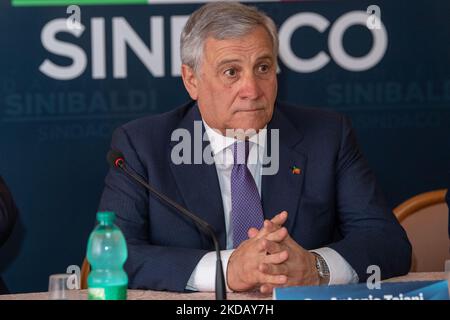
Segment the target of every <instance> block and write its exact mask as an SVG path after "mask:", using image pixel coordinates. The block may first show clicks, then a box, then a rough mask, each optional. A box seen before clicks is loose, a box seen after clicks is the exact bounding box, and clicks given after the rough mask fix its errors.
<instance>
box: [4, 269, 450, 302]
mask: <svg viewBox="0 0 450 320" xmlns="http://www.w3.org/2000/svg"><path fill="white" fill-rule="evenodd" d="M446 277H447V275H446V274H445V273H444V272H427V273H425V272H422V273H420V272H419V273H410V274H408V275H406V276H402V277H397V278H391V279H388V280H385V281H386V282H397V281H426V280H444V279H447V278H446ZM448 280H450V279H448ZM77 297H78V298H79V299H80V300H86V299H87V290H79V291H78V295H77ZM214 297H215V296H214V293H212V292H195V293H176V292H167V291H152V290H128V300H213V299H214ZM227 299H228V300H272V296H271V295H270V296H267V295H262V294H260V293H257V292H249V293H228V295H227ZM0 300H48V293H47V292H37V293H22V294H10V295H0Z"/></svg>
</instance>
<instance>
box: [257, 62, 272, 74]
mask: <svg viewBox="0 0 450 320" xmlns="http://www.w3.org/2000/svg"><path fill="white" fill-rule="evenodd" d="M269 69H270V67H269V65H267V64H261V65H260V66H259V67H258V72H260V73H267V72H268V71H269Z"/></svg>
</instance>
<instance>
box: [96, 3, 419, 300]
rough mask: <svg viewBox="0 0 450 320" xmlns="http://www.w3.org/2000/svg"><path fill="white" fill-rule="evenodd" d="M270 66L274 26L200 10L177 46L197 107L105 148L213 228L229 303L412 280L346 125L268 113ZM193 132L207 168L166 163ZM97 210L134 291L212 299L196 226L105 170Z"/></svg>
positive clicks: (221, 7) (277, 106)
mask: <svg viewBox="0 0 450 320" xmlns="http://www.w3.org/2000/svg"><path fill="white" fill-rule="evenodd" d="M277 52H278V37H277V32H276V28H275V25H274V23H273V21H272V20H271V19H270V18H269V17H267V16H266V15H265V14H263V13H262V12H260V11H258V10H257V9H255V8H252V7H247V6H245V5H242V4H238V3H230V2H226V3H221V2H219V3H210V4H207V5H205V6H203V7H201V8H200V9H198V10H197V11H196V12H194V13H193V14H192V15H191V17H190V19H189V20H188V22H187V24H186V26H185V28H184V31H183V33H182V36H181V59H182V78H183V83H184V85H185V87H186V89H187V91H188V92H189V95H190V96H191V98H192V100H193V101H192V102H189V103H188V104H186V105H184V106H182V107H181V108H178V109H175V110H174V111H172V112H168V113H165V114H161V115H157V116H151V117H147V118H143V119H139V120H136V121H133V122H131V123H128V124H126V125H124V126H122V127H120V128H118V129H117V130H116V131H115V133H114V135H113V139H112V148H113V149H116V150H120V151H121V152H122V153H123V154H124V156H125V158H126V161H127V163H128V166H129V167H130V168H132V169H133V170H134V171H136V172H137V173H138V174H139V175H141V176H142V177H144V179H146V180H147V181H148V182H149V183H151V184H152V185H153V186H154V187H156V188H157V189H159V190H160V191H162V192H163V193H165V194H167V195H168V196H170V197H171V198H173V199H175V200H176V201H178V202H179V203H181V204H183V205H184V206H186V207H187V208H188V209H190V210H191V211H193V212H195V213H196V214H198V215H199V216H200V217H201V218H203V219H204V220H206V221H207V222H209V223H210V224H211V225H212V226H213V227H214V229H215V231H216V233H217V235H218V237H219V242H220V246H221V249H222V250H223V251H222V260H223V264H224V265H225V266H226V268H225V276H226V282H227V286H228V289H229V290H234V291H248V290H260V291H261V292H270V291H271V290H272V288H273V287H277V286H288V285H317V284H337V283H351V282H357V281H364V280H366V278H367V277H368V274H367V273H366V272H367V267H368V266H370V265H377V266H379V267H380V270H381V276H382V277H383V278H387V277H392V276H397V275H401V274H404V273H406V272H408V270H409V266H410V255H411V248H410V244H409V242H408V239H407V237H406V235H405V233H404V231H403V229H402V228H401V227H400V225H399V224H398V223H397V221H396V219H395V217H394V216H393V214H392V213H391V212H390V211H389V210H388V209H387V208H386V205H385V203H384V201H383V198H382V195H381V193H380V190H379V188H378V187H377V185H376V183H375V178H374V176H373V174H372V172H371V171H370V169H369V167H368V165H367V163H366V161H365V160H364V158H363V156H362V154H361V152H360V150H359V148H358V145H357V143H356V139H355V136H354V133H353V131H352V129H351V127H350V124H349V121H348V120H347V119H346V118H345V117H343V116H341V115H339V114H336V113H334V112H330V111H321V110H315V109H307V108H300V107H295V106H288V105H286V104H282V103H279V102H277V101H276V95H277V75H276V70H277ZM300 90H301V88H300ZM197 123H200V128H201V129H202V132H203V131H205V132H206V138H207V139H206V140H207V141H203V140H202V139H201V137H200V141H199V142H198V141H197V142H198V143H200V145H201V146H203V147H204V148H205V147H209V149H204V150H209V151H211V152H212V157H213V160H214V161H213V163H212V164H208V163H207V161H206V162H205V161H202V162H201V163H191V162H189V161H184V162H183V161H181V162H180V161H179V159H174V152H173V150H174V148H177V147H179V145H177V144H176V143H175V142H174V141H173V140H174V139H173V137H174V136H177V135H178V133H179V132H187V133H190V134H192V136H194V139H195V131H196V129H197V128H198V126H196V124H197ZM230 129H239V130H241V131H240V132H253V134H249V135H247V134H244V135H241V134H236V131H230ZM180 130H181V131H180ZM174 132H176V134H174ZM230 132H231V133H230ZM273 132H277V133H278V134H279V139H273V136H274V135H273V134H272V133H273ZM275 136H276V135H275ZM197 142H196V141H194V142H193V144H192V145H196V143H197ZM177 150H178V149H177ZM268 150H270V151H271V153H272V154H274V153H276V156H275V157H273V159H275V160H274V162H277V163H276V164H275V167H276V168H277V170H276V172H271V173H270V174H264V172H265V171H264V170H265V162H264V159H266V158H265V157H264V156H260V155H267V154H268V152H267V151H268ZM181 153H182V155H180V157H183V158H184V157H188V158H189V157H190V156H191V150H183V151H182V152H181ZM194 153H195V150H194ZM208 153H209V152H205V153H204V154H206V155H207V154H208ZM175 155H176V152H175ZM184 159H185V158H184ZM272 165H273V163H272ZM266 173H267V172H266ZM100 209H101V210H113V211H115V212H116V214H117V215H118V220H117V224H118V226H119V227H120V228H121V229H122V231H123V232H124V234H125V237H126V239H127V243H128V249H129V258H128V261H127V263H126V265H125V267H126V270H127V272H128V275H129V278H130V287H131V288H147V289H155V290H171V291H184V290H186V289H187V290H201V291H212V290H213V288H214V274H215V273H214V270H215V255H214V253H213V252H212V250H213V246H212V243H211V241H210V239H208V238H207V237H205V236H204V235H203V234H202V233H201V232H199V230H198V229H197V227H196V226H195V224H193V223H192V221H189V220H188V219H185V218H183V217H182V216H180V215H179V214H177V213H176V212H173V211H172V210H171V209H170V208H167V207H166V206H164V204H161V203H160V202H159V201H158V200H157V199H155V198H154V197H152V196H151V195H150V194H148V193H147V192H146V191H145V190H144V189H143V188H141V187H140V186H139V185H137V184H136V183H134V182H133V181H132V180H131V179H129V178H128V177H127V176H126V175H124V174H123V173H121V172H120V171H118V170H114V169H112V170H111V171H110V172H109V174H108V176H107V177H106V187H105V190H104V193H103V196H102V199H101V203H100Z"/></svg>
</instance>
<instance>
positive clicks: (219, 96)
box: [182, 27, 277, 133]
mask: <svg viewBox="0 0 450 320" xmlns="http://www.w3.org/2000/svg"><path fill="white" fill-rule="evenodd" d="M182 75H183V81H184V84H185V86H186V89H187V90H188V92H189V95H190V96H191V98H192V99H194V100H197V102H198V106H199V108H200V113H201V115H202V117H203V119H204V120H205V121H206V123H207V124H208V125H209V126H210V127H212V128H216V129H219V130H221V131H222V133H224V132H225V130H226V129H244V130H247V129H255V130H259V129H262V128H263V127H264V126H265V125H266V124H267V123H268V122H269V121H270V119H271V118H272V114H273V109H274V103H275V98H276V95H277V78H276V58H275V56H274V54H273V49H272V42H271V38H270V36H269V34H268V32H267V31H266V30H265V29H264V28H263V27H256V28H255V29H254V30H253V31H252V32H250V33H249V34H247V35H246V36H244V37H241V38H239V39H228V40H217V39H214V38H211V37H209V38H207V39H206V41H205V45H204V48H203V59H202V63H201V65H200V67H199V70H198V71H197V74H196V73H194V71H193V70H192V69H191V68H189V67H188V66H186V65H183V68H182Z"/></svg>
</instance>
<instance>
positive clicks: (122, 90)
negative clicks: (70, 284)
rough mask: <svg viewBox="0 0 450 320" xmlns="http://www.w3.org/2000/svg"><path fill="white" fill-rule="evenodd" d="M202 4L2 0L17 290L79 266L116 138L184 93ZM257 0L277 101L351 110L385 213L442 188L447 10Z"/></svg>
mask: <svg viewBox="0 0 450 320" xmlns="http://www.w3.org/2000/svg"><path fill="white" fill-rule="evenodd" d="M111 2H116V3H117V4H116V5H111V4H108V3H111ZM200 2H201V1H177V0H166V1H161V0H158V1H156V0H155V1H152V0H129V1H127V0H121V1H117V0H116V1H112V0H78V1H76V0H75V1H65V0H0V175H1V176H3V178H4V179H5V181H6V182H7V183H8V185H9V187H10V189H11V191H12V193H13V195H14V198H15V201H16V203H17V205H18V207H19V210H20V219H19V221H18V223H17V224H16V227H15V229H14V232H13V234H12V236H11V238H10V239H9V241H8V242H7V243H6V245H4V246H3V247H2V248H0V274H2V276H3V278H4V280H5V282H6V283H7V285H8V287H9V289H10V291H11V292H29V291H44V290H47V284H48V276H49V275H50V274H52V273H60V272H65V271H66V268H67V267H68V266H69V265H74V264H75V265H79V266H80V267H81V262H82V260H83V258H84V255H85V252H86V244H87V238H88V235H89V232H90V231H91V230H92V228H93V226H94V222H95V221H94V220H95V213H96V210H97V205H98V201H99V198H100V195H101V191H102V188H103V180H104V177H105V174H106V172H107V169H108V167H107V164H106V161H105V155H106V152H107V151H108V149H109V142H110V138H111V133H112V131H113V130H114V128H116V127H117V126H119V125H120V124H122V123H125V122H128V121H130V120H132V119H135V118H138V117H141V116H143V115H148V114H153V113H161V112H165V111H168V110H171V109H173V108H175V107H177V106H179V105H181V104H183V103H184V102H185V101H187V99H188V95H187V94H186V92H185V90H184V87H183V85H182V82H181V78H180V77H179V68H180V61H179V57H178V55H179V47H178V41H179V35H180V32H181V29H182V27H183V25H184V23H185V22H186V19H187V17H188V16H189V14H190V13H192V12H193V11H194V10H195V9H196V8H198V7H199V6H200V5H201V3H200ZM72 4H77V5H78V8H79V9H80V10H79V11H78V9H77V8H69V10H68V7H69V5H72ZM253 4H254V5H256V6H258V7H259V8H261V9H262V10H264V11H265V12H267V13H268V14H269V15H270V16H271V17H273V19H274V20H275V22H276V24H277V25H278V27H279V28H280V59H279V61H280V73H279V99H280V100H284V101H289V102H292V103H296V104H299V105H304V106H312V107H317V108H328V109H333V110H336V111H338V112H341V113H344V114H347V115H348V116H349V117H350V118H351V119H352V121H353V125H354V127H355V129H356V131H357V134H358V140H359V143H360V145H361V147H362V149H363V152H364V154H365V155H366V157H367V158H368V161H369V163H370V165H371V166H372V168H373V170H374V171H375V174H376V176H377V178H378V181H379V183H380V184H381V186H382V188H383V190H384V192H385V195H386V197H387V199H388V201H389V204H390V206H391V207H395V206H396V205H398V204H399V203H400V202H402V201H403V200H405V199H407V198H409V197H411V196H413V195H415V194H417V193H420V192H424V191H428V190H433V189H438V188H444V187H447V185H446V182H447V179H448V176H447V175H448V172H449V169H450V62H449V59H450V2H447V1H440V0H416V1H411V0H409V1H406V0H405V1H400V0H398V1H389V0H379V1H376V3H374V2H371V1H261V2H254V3H253ZM374 4H376V5H377V6H378V8H379V9H380V10H379V11H380V12H379V16H381V21H382V23H381V24H377V23H376V20H375V19H373V17H371V14H372V13H376V14H377V15H378V12H377V8H373V7H372V8H371V10H369V14H368V13H367V9H368V7H369V6H370V5H374ZM372 9H374V10H375V11H372ZM67 11H69V13H68V12H67ZM78 13H79V14H78ZM77 21H78V22H79V23H80V24H77Z"/></svg>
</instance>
